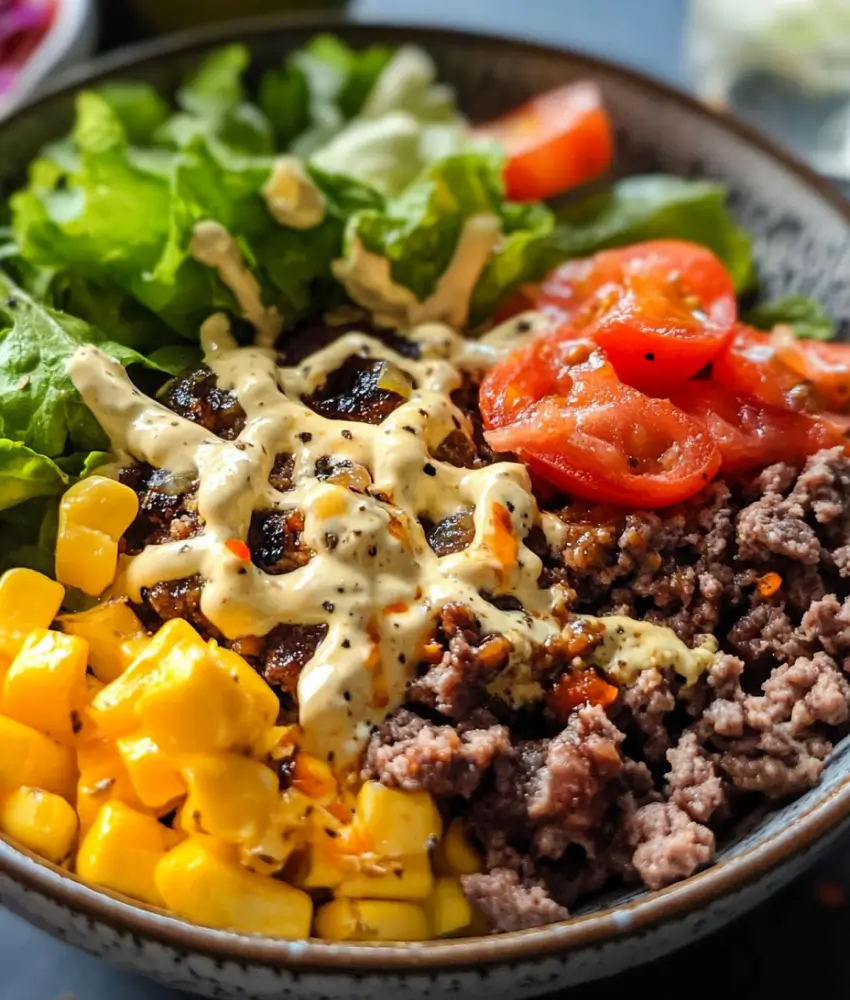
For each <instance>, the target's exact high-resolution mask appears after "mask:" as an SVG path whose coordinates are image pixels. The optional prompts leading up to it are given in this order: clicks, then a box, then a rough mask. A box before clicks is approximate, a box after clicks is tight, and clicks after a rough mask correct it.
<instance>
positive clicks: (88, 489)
mask: <svg viewBox="0 0 850 1000" xmlns="http://www.w3.org/2000/svg"><path fill="white" fill-rule="evenodd" d="M138 512H139V498H138V497H137V496H136V494H135V493H134V492H133V491H132V490H131V489H130V487H129V486H125V485H124V484H123V483H118V482H116V481H115V480H114V479H107V478H106V477H105V476H89V477H88V478H86V479H82V480H80V482H78V483H75V484H74V485H73V486H72V487H71V488H70V489H69V490H68V491H67V492H66V493H65V494H64V495H63V497H62V501H61V503H60V504H59V530H60V532H61V530H62V524H63V522H68V523H71V524H79V525H82V526H83V527H85V528H95V529H97V530H98V531H102V532H103V533H104V534H105V535H108V536H109V537H110V538H112V539H113V540H114V541H116V542H117V541H118V539H119V538H120V537H121V536H122V535H123V534H124V532H125V531H126V530H127V529H128V528H129V527H130V525H131V524H132V523H133V520H134V519H135V517H136V514H138Z"/></svg>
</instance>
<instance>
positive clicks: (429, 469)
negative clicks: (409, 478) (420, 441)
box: [422, 462, 437, 476]
mask: <svg viewBox="0 0 850 1000" xmlns="http://www.w3.org/2000/svg"><path fill="white" fill-rule="evenodd" d="M422 471H423V472H424V473H425V475H426V476H436V475H437V470H436V469H435V468H434V466H433V465H431V463H430V462H426V463H425V465H423V466H422Z"/></svg>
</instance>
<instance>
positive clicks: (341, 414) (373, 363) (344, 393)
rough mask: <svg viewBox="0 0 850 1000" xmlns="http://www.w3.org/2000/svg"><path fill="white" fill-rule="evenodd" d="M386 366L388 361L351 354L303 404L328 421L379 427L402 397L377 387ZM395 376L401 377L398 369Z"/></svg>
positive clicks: (306, 397) (399, 403)
mask: <svg viewBox="0 0 850 1000" xmlns="http://www.w3.org/2000/svg"><path fill="white" fill-rule="evenodd" d="M388 364H391V362H386V361H382V360H380V359H378V358H366V357H362V356H361V355H359V354H352V355H351V357H349V358H346V360H345V361H343V363H342V364H341V365H340V367H339V368H337V369H336V370H335V371H333V372H331V373H330V375H328V377H327V379H326V380H325V382H324V383H323V384H322V385H321V386H320V387H319V388H318V389H317V390H316V391H315V392H314V393H311V394H310V395H309V396H305V397H304V399H303V402H304V403H305V404H306V405H307V406H309V407H310V409H311V410H315V411H316V413H319V414H321V415H322V416H323V417H329V418H330V419H332V420H355V421H358V422H359V423H366V424H379V423H381V421H382V420H384V419H385V418H386V417H388V416H389V415H390V414H391V413H392V412H393V410H396V409H398V407H399V406H401V404H402V403H403V402H404V401H405V397H404V396H402V395H399V393H397V392H393V391H391V390H389V389H383V388H381V387H380V385H379V384H378V383H379V381H380V378H381V374H382V372H383V371H384V369H385V367H386V366H387V365H388ZM398 375H399V376H400V377H403V375H402V373H401V371H400V370H398Z"/></svg>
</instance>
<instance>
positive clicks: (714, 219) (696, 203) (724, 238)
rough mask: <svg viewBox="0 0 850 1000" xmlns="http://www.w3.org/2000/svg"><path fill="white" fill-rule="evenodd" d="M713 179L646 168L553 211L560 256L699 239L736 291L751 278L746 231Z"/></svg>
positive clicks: (749, 285)
mask: <svg viewBox="0 0 850 1000" xmlns="http://www.w3.org/2000/svg"><path fill="white" fill-rule="evenodd" d="M726 197H727V190H726V188H725V187H724V185H723V184H719V183H717V182H716V181H705V180H687V179H685V178H683V177H672V176H669V175H667V174H647V175H644V176H637V177H627V178H625V179H624V180H621V181H618V182H617V183H616V184H614V185H613V186H612V188H611V189H610V190H609V191H606V192H604V193H603V194H600V195H597V196H596V197H593V198H589V199H586V200H585V201H582V202H579V203H578V204H577V205H571V206H569V207H568V208H565V209H562V210H561V211H559V212H558V221H559V227H558V228H559V240H558V245H559V249H560V251H561V257H562V258H566V257H584V256H586V255H588V254H592V253H596V252H597V251H598V250H605V249H608V248H609V247H621V246H626V245H627V244H629V243H639V242H641V241H643V240H656V239H679V240H690V241H692V242H694V243H700V244H702V245H703V246H706V247H708V248H709V250H713V251H714V253H716V254H717V256H718V257H719V258H720V260H722V261H723V263H724V264H725V266H726V268H727V270H728V271H729V274H730V275H731V276H732V280H733V282H734V283H735V288H736V289H737V291H738V292H739V293H743V292H746V291H749V290H750V289H751V288H752V287H753V285H754V284H755V266H754V263H753V253H752V244H751V242H750V238H749V236H748V235H747V234H746V233H745V232H744V230H743V229H741V227H740V226H739V225H738V224H737V223H736V222H735V219H734V217H733V216H732V213H731V212H730V211H729V209H728V207H727V205H726Z"/></svg>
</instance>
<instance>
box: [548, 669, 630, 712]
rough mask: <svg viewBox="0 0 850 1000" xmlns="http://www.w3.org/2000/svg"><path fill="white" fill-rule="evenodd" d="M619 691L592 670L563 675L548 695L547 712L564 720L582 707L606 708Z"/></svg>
mask: <svg viewBox="0 0 850 1000" xmlns="http://www.w3.org/2000/svg"><path fill="white" fill-rule="evenodd" d="M618 694H619V690H618V689H617V688H616V687H614V685H613V684H608V683H607V682H606V681H603V680H602V678H601V677H599V676H597V675H596V674H595V673H594V672H593V671H592V670H580V671H577V672H575V673H569V674H564V676H563V677H562V678H561V679H560V680H559V681H558V683H557V684H556V685H555V687H554V688H553V689H552V691H551V692H550V693H549V710H550V711H551V712H552V714H553V715H555V716H557V717H558V718H564V717H565V716H567V715H569V714H570V712H573V711H575V709H577V708H580V707H581V706H582V705H599V706H600V707H601V708H607V707H608V705H610V704H611V703H612V702H614V701H616V699H617V695H618Z"/></svg>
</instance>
